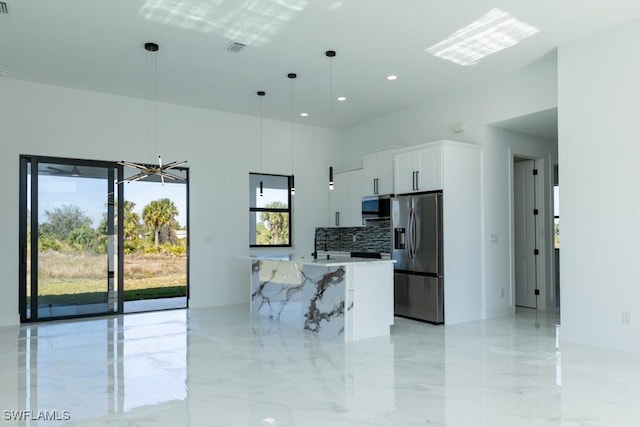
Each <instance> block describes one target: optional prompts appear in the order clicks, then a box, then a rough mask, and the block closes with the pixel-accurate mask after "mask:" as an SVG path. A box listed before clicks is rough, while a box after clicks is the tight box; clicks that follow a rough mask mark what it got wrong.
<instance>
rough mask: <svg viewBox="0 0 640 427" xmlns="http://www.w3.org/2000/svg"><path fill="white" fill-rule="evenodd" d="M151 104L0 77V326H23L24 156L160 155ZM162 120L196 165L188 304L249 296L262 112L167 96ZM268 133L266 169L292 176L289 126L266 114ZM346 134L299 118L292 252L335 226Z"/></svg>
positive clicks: (172, 155) (179, 156) (181, 156)
mask: <svg viewBox="0 0 640 427" xmlns="http://www.w3.org/2000/svg"><path fill="white" fill-rule="evenodd" d="M148 106H149V101H146V100H140V99H133V98H125V97H118V96H111V95H105V94H99V93H95V92H87V91H79V90H73V89H68V88H62V87H55V86H47V85H41V84H34V83H28V82H23V81H17V80H12V79H0V129H2V131H1V132H0V138H1V141H0V150H1V152H0V154H1V155H2V159H3V161H4V168H5V173H4V174H3V180H2V182H1V183H0V188H2V195H3V199H4V200H5V201H6V203H7V206H8V207H7V208H5V209H2V210H0V235H2V239H1V241H0V271H1V272H2V281H1V282H0V289H1V291H2V298H0V325H7V324H16V323H18V209H17V205H18V163H19V162H18V157H19V155H20V154H33V155H49V156H57V157H72V158H83V159H96V160H131V161H140V162H153V161H154V159H153V157H152V156H150V154H152V153H149V150H148V143H147V141H148V133H147V109H148ZM157 123H158V126H157V129H158V130H157V133H158V142H157V147H158V152H159V153H160V154H161V155H162V157H163V159H164V160H165V161H173V160H185V159H186V160H188V162H189V163H188V167H189V168H190V175H189V177H190V227H191V228H190V238H191V254H190V273H191V276H190V278H191V282H190V285H191V288H190V290H191V300H190V306H191V307H203V306H213V305H224V304H234V303H243V302H247V301H248V299H247V298H248V292H249V290H248V286H249V285H248V265H247V261H246V260H241V259H239V258H237V257H238V256H241V255H246V254H248V253H249V252H250V251H249V231H248V223H249V212H248V200H249V197H248V183H249V176H248V173H249V172H259V169H260V161H259V141H260V130H259V129H260V126H259V118H255V117H248V116H241V115H236V114H229V113H224V112H218V111H210V110H203V109H196V108H189V107H184V106H178V105H170V104H162V103H159V104H158V111H157ZM263 137H264V159H263V172H266V173H278V174H290V173H291V158H290V153H291V146H290V141H291V123H290V122H278V121H272V120H265V121H264V131H263ZM338 140H339V133H338V132H337V131H333V130H329V129H325V128H318V127H310V126H302V125H298V124H296V127H295V144H296V146H295V157H296V158H295V161H294V164H295V175H296V196H295V197H294V202H293V212H294V214H293V215H294V229H293V239H294V245H295V247H294V248H293V250H292V251H295V252H299V253H311V252H312V250H313V230H314V227H316V226H323V225H327V209H328V190H327V185H326V180H327V170H328V166H329V153H331V152H337V151H338V148H337V141H338ZM331 145H335V147H333V148H330V147H331ZM311 158H312V159H313V160H314V161H313V162H308V161H307V160H308V159H311ZM325 194H326V196H324V195H325ZM282 251H283V249H279V250H278V252H282ZM285 251H287V250H286V249H285ZM287 252H288V251H287Z"/></svg>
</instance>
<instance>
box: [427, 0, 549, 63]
mask: <svg viewBox="0 0 640 427" xmlns="http://www.w3.org/2000/svg"><path fill="white" fill-rule="evenodd" d="M538 31H540V30H538V29H537V28H536V27H534V26H532V25H529V24H527V23H524V22H522V21H519V20H518V19H516V18H515V17H514V16H513V15H511V14H509V13H507V12H504V11H502V10H500V9H492V10H490V11H489V12H487V14H486V15H484V16H482V17H481V18H480V19H478V20H477V21H474V22H472V23H471V24H469V25H468V26H466V27H464V28H462V29H460V30H458V31H456V32H455V33H453V34H451V35H450V36H449V37H447V38H446V39H445V40H442V41H441V42H440V43H437V44H435V45H433V46H431V47H430V48H428V49H425V50H426V51H427V52H429V53H430V54H432V55H434V56H437V57H439V58H442V59H446V60H448V61H451V62H455V63H456V64H459V65H472V64H475V63H476V62H478V61H479V60H480V59H482V58H484V57H485V56H487V55H490V54H492V53H495V52H498V51H500V50H502V49H506V48H508V47H511V46H513V45H516V44H518V43H520V42H521V41H522V40H524V39H526V38H527V37H530V36H532V35H534V34H535V33H537V32H538Z"/></svg>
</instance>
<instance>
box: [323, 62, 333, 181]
mask: <svg viewBox="0 0 640 427" xmlns="http://www.w3.org/2000/svg"><path fill="white" fill-rule="evenodd" d="M324 54H325V56H326V57H327V58H329V123H330V125H332V124H333V58H335V56H336V51H335V50H328V51H326V52H325V53H324ZM329 154H331V149H329ZM329 157H331V156H329ZM329 160H331V159H329ZM329 190H333V166H329Z"/></svg>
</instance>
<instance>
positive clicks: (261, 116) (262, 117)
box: [258, 94, 264, 172]
mask: <svg viewBox="0 0 640 427" xmlns="http://www.w3.org/2000/svg"><path fill="white" fill-rule="evenodd" d="M258 95H260V94H258ZM263 97H264V95H260V172H263V170H262V146H263V143H262V139H263V137H262V135H263V127H264V125H263V122H264V115H263V114H262V113H263V109H262V98H263Z"/></svg>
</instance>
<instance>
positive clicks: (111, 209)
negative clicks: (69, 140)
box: [20, 156, 122, 321]
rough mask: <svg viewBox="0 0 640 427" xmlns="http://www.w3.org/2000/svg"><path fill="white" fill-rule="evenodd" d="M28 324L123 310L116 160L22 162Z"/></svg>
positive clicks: (23, 292) (23, 312) (23, 311)
mask: <svg viewBox="0 0 640 427" xmlns="http://www.w3.org/2000/svg"><path fill="white" fill-rule="evenodd" d="M20 162H21V164H20V167H21V187H22V188H21V191H20V194H21V196H20V197H21V210H20V211H21V212H20V223H21V227H20V251H21V257H20V260H21V266H20V269H21V274H20V318H21V320H22V321H36V320H45V319H54V318H69V317H79V316H90V315H98V314H107V313H117V312H122V302H121V301H122V297H121V293H122V286H121V283H122V274H121V272H122V256H121V254H122V250H121V247H120V246H121V243H120V242H121V239H119V238H118V233H117V232H116V218H117V217H118V212H117V209H118V203H117V201H118V198H119V197H118V194H119V192H120V191H119V189H118V187H120V190H121V187H122V186H117V185H116V181H117V180H118V176H121V175H119V172H120V174H121V168H120V167H119V166H118V165H117V164H116V163H113V162H98V161H86V160H71V159H57V158H47V157H36V156H22V157H21V159H20Z"/></svg>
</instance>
